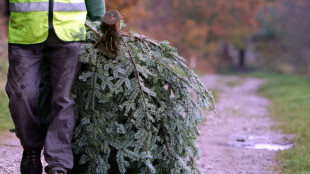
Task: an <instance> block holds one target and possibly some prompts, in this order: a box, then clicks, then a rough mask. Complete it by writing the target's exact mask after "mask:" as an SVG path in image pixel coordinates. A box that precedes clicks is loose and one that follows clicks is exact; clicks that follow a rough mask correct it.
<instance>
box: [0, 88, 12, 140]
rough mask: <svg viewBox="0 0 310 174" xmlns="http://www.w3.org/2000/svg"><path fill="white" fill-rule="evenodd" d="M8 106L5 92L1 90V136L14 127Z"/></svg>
mask: <svg viewBox="0 0 310 174" xmlns="http://www.w3.org/2000/svg"><path fill="white" fill-rule="evenodd" d="M8 104H9V99H8V97H7V95H6V94H5V92H4V91H3V90H0V134H1V133H2V132H3V131H8V130H9V129H11V128H13V127H14V125H13V121H12V118H11V116H10V111H9V108H8Z"/></svg>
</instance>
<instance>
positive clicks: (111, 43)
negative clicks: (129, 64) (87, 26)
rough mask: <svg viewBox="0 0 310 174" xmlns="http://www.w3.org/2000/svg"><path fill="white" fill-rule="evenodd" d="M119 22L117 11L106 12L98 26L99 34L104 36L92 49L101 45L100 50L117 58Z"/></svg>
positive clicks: (119, 16) (119, 17)
mask: <svg viewBox="0 0 310 174" xmlns="http://www.w3.org/2000/svg"><path fill="white" fill-rule="evenodd" d="M120 20H121V15H120V14H119V12H118V11H115V10H113V11H108V12H107V13H106V14H105V15H104V17H103V18H102V23H101V26H100V29H101V32H102V33H103V34H104V35H103V36H102V37H101V39H100V40H99V41H98V42H97V43H96V44H95V45H94V47H97V46H99V45H100V44H102V48H103V49H104V50H105V51H107V52H109V53H111V54H113V55H115V56H117V54H118V50H119V41H120V33H119V32H120Z"/></svg>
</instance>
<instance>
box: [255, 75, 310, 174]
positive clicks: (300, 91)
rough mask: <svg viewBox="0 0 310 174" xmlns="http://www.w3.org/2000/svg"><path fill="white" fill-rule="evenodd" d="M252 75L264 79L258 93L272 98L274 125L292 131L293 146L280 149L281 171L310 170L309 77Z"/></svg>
mask: <svg viewBox="0 0 310 174" xmlns="http://www.w3.org/2000/svg"><path fill="white" fill-rule="evenodd" d="M251 76H254V77H260V78H264V79H267V83H266V84H265V85H264V86H263V87H262V88H261V90H260V92H261V93H262V94H263V95H264V96H266V97H267V98H268V99H269V100H270V101H271V106H270V111H271V114H272V116H273V117H274V118H275V119H276V120H277V121H278V124H277V125H276V128H279V129H281V130H282V131H283V132H284V133H287V134H294V135H295V137H294V139H292V142H293V143H295V144H296V146H295V147H294V148H292V149H289V150H286V151H281V152H279V153H278V155H277V157H278V159H279V160H280V162H281V163H280V170H281V171H282V173H284V174H306V173H307V174H309V173H310V79H306V78H302V77H298V76H294V75H284V74H275V73H268V72H258V73H254V74H251Z"/></svg>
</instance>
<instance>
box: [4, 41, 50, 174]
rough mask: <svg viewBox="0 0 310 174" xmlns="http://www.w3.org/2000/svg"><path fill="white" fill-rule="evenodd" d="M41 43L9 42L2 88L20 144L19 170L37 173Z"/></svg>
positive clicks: (39, 167)
mask: <svg viewBox="0 0 310 174" xmlns="http://www.w3.org/2000/svg"><path fill="white" fill-rule="evenodd" d="M42 58H43V45H42V44H35V45H15V44H14V45H13V44H10V45H9V70H8V78H7V84H6V88H5V89H6V92H7V94H8V97H9V100H10V101H9V109H10V112H11V116H12V118H13V121H14V124H15V127H16V136H17V137H18V138H19V139H20V142H21V144H22V146H23V148H24V151H23V156H22V160H21V165H20V171H21V173H22V174H29V173H33V174H41V173H42V163H41V161H40V155H41V150H42V147H43V144H44V140H45V133H44V131H43V130H42V129H41V127H40V120H39V118H38V117H37V116H36V109H37V104H38V97H39V83H40V78H41V62H42Z"/></svg>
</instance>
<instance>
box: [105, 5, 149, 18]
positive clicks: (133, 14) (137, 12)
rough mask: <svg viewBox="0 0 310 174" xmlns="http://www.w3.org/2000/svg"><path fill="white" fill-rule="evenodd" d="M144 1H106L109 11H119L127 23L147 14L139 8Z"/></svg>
mask: <svg viewBox="0 0 310 174" xmlns="http://www.w3.org/2000/svg"><path fill="white" fill-rule="evenodd" d="M141 2H142V0H117V1H106V8H107V10H117V11H119V12H120V13H121V14H122V16H123V17H124V18H125V20H126V21H127V22H130V21H132V20H133V19H137V18H138V17H141V16H143V15H144V14H145V12H144V10H143V8H139V6H140V5H141Z"/></svg>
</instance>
